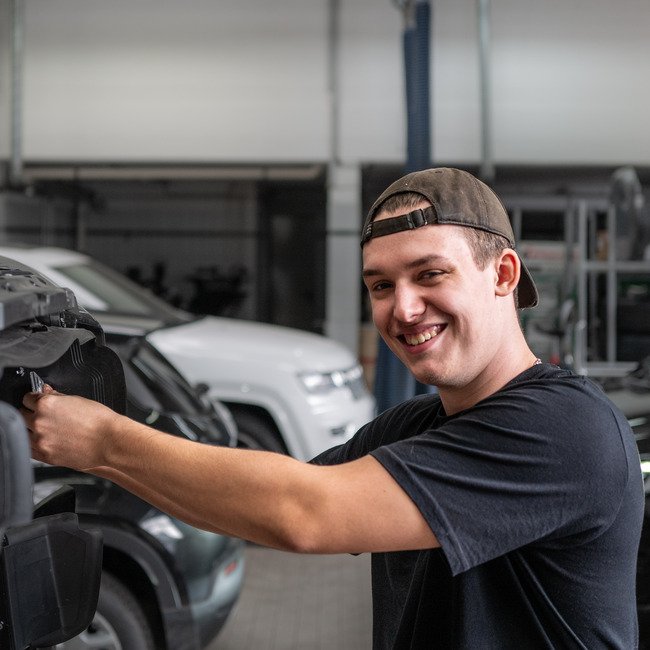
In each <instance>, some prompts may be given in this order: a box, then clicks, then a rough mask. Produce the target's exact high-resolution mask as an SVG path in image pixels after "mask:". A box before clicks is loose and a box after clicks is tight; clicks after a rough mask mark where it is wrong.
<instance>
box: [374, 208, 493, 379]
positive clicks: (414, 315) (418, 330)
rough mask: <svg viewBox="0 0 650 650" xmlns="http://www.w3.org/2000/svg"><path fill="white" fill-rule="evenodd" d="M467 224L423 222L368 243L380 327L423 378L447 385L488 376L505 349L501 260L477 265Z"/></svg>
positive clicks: (395, 348)
mask: <svg viewBox="0 0 650 650" xmlns="http://www.w3.org/2000/svg"><path fill="white" fill-rule="evenodd" d="M385 216H386V217H388V216H394V215H392V214H388V215H385ZM379 218H382V217H379ZM384 218H385V217H384ZM462 228H463V227H462V226H452V225H431V226H423V227H421V228H417V229H415V230H407V231H403V232H398V233H394V234H391V235H386V236H383V237H377V238H374V239H371V240H370V241H369V242H367V243H366V244H365V246H364V248H363V274H364V282H365V284H366V287H367V288H368V291H369V294H370V300H371V305H372V313H373V320H374V322H375V325H376V327H377V329H378V330H379V332H380V334H381V335H382V337H383V338H384V340H385V341H386V343H387V344H388V346H389V347H390V348H391V350H392V351H393V352H394V353H395V354H396V355H397V357H398V358H399V359H401V361H402V362H403V363H404V364H405V365H406V367H407V368H408V369H409V370H410V371H411V372H412V373H413V375H414V376H415V377H416V379H418V380H419V381H421V382H422V383H426V384H430V385H436V386H438V387H439V388H441V389H442V388H443V387H449V388H463V387H465V386H467V385H468V384H470V383H471V382H473V381H477V380H478V381H480V379H478V378H479V377H480V375H481V373H482V372H483V371H484V370H485V368H486V367H487V366H488V365H489V363H490V359H491V357H492V356H493V355H494V354H495V350H496V349H497V348H498V347H499V345H498V338H499V329H500V321H499V319H500V316H499V310H498V308H497V298H496V296H495V284H496V282H497V276H498V273H497V270H496V265H495V264H488V265H487V267H486V269H485V270H480V269H479V268H478V267H477V266H476V263H475V262H474V259H473V257H472V253H471V250H470V247H469V244H468V243H467V240H466V239H465V237H464V235H463V232H462Z"/></svg>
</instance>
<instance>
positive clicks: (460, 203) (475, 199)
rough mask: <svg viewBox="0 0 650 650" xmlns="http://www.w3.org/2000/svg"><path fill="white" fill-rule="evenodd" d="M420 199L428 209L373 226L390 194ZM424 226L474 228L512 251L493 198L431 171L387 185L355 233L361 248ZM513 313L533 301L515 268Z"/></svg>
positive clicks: (447, 171)
mask: <svg viewBox="0 0 650 650" xmlns="http://www.w3.org/2000/svg"><path fill="white" fill-rule="evenodd" d="M407 192H409V193H410V192H413V193H415V194H421V195H422V197H423V199H426V200H427V201H428V202H429V203H431V206H429V207H426V208H422V209H418V210H413V211H412V212H409V213H408V214H402V215H399V216H397V217H391V218H389V219H381V220H380V221H375V220H374V219H375V217H376V216H377V214H378V213H379V212H380V210H381V206H382V205H383V204H384V202H385V201H386V199H388V198H389V197H391V196H395V195H396V194H404V193H407ZM429 224H452V225H455V226H467V227H469V228H478V229H479V230H485V231H487V232H491V233H493V234H495V235H501V237H504V238H505V239H506V240H507V242H508V246H509V247H510V248H512V249H514V247H515V235H514V233H513V231H512V226H511V225H510V218H509V217H508V213H507V212H506V209H505V207H504V206H503V203H501V200H500V199H499V197H498V196H497V195H496V194H495V193H494V192H493V191H492V190H491V189H490V188H489V187H488V186H487V185H486V184H485V183H483V182H481V181H480V180H479V179H478V178H476V177H474V176H472V174H470V173H468V172H466V171H462V170H460V169H451V168H448V167H437V168H434V169H425V170H423V171H418V172H413V173H411V174H407V175H406V176H404V177H403V178H400V179H399V180H397V181H395V182H394V183H393V184H392V185H390V186H389V187H388V188H387V189H386V190H385V191H384V192H383V193H382V194H381V196H380V197H379V198H378V199H377V200H376V201H375V202H374V204H373V205H372V207H371V208H370V211H369V212H368V216H367V217H366V221H365V223H364V225H363V230H362V232H361V246H362V247H363V245H364V244H365V243H366V242H368V241H369V240H370V239H372V238H374V237H382V236H384V235H390V234H392V233H396V232H401V231H402V230H413V229H414V228H420V227H421V226H426V225H429ZM518 298H519V307H520V308H522V309H523V308H524V307H534V306H535V305H536V304H537V303H538V301H539V295H538V293H537V288H536V287H535V283H534V282H533V278H532V277H531V275H530V273H529V271H528V269H527V268H526V266H525V265H524V263H523V262H522V263H521V277H520V278H519V285H518Z"/></svg>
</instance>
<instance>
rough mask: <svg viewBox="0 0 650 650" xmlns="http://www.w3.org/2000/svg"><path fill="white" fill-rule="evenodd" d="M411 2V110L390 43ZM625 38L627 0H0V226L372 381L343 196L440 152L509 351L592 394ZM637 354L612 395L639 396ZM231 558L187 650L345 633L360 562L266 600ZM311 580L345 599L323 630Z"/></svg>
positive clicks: (619, 186) (642, 29) (644, 108)
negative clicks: (486, 233)
mask: <svg viewBox="0 0 650 650" xmlns="http://www.w3.org/2000/svg"><path fill="white" fill-rule="evenodd" d="M422 5H426V6H427V9H429V10H430V18H431V20H430V23H428V24H427V35H428V37H429V38H430V42H429V43H428V50H427V54H426V56H427V61H426V62H425V63H426V66H425V74H426V80H425V82H426V85H425V91H426V97H425V100H424V107H422V106H421V105H420V106H414V105H413V103H412V102H413V101H414V100H412V98H410V97H409V96H407V95H408V93H407V92H405V90H406V88H405V86H406V83H405V81H406V79H407V78H408V74H409V71H410V67H411V66H414V65H415V64H414V62H413V61H411V62H409V60H408V59H407V58H406V57H405V56H404V51H403V47H404V42H403V39H404V37H405V34H407V33H409V30H411V29H413V20H414V18H413V12H414V11H416V10H417V9H418V8H421V6H422ZM649 33H650V5H648V4H646V3H641V2H638V1H637V0H621V1H620V2H617V3H610V2H605V1H604V0H598V1H596V2H590V3H585V2H578V1H577V0H570V1H566V0H562V1H560V0H552V1H551V2H547V3H533V2H530V0H526V1H523V2H522V1H521V0H519V1H517V0H494V1H493V2H492V3H490V2H489V0H488V1H485V2H481V1H480V0H478V1H476V2H474V1H470V0H460V1H459V0H437V1H436V0H430V2H429V1H426V2H425V1H424V0H402V1H398V0H393V1H391V0H384V1H383V2H379V3H378V2H376V1H375V0H311V1H310V2H304V1H302V2H301V1H299V0H276V1H275V2H273V3H268V2H264V0H238V2H237V3H214V2H211V1H210V0H190V1H189V2H185V3H177V2H173V1H172V0H162V1H160V0H156V1H155V2H154V0H139V1H138V2H137V3H133V2H129V1H128V0H113V1H112V2H110V3H102V2H88V0H48V2H42V0H41V1H39V0H0V242H2V243H3V244H4V243H15V242H21V243H28V244H36V245H39V246H56V247H63V248H69V249H74V250H78V251H82V252H84V253H87V254H88V255H90V256H91V257H93V258H96V259H97V260H99V261H101V262H103V263H105V264H106V265H108V266H110V267H112V268H114V269H115V270H117V271H119V272H121V273H123V274H125V275H127V276H128V277H130V278H132V279H134V280H135V281H136V282H137V283H138V284H140V285H142V286H145V287H147V288H149V289H151V290H152V291H153V292H154V293H156V294H157V295H159V296H161V297H162V298H164V299H165V300H166V301H168V302H170V303H171V304H173V305H175V306H177V307H181V308H182V309H185V310H187V311H190V312H193V313H197V314H199V313H200V314H211V315H217V316H226V317H231V318H238V319H244V320H252V321H258V322H262V323H270V324H276V325H283V326H288V327H292V328H297V329H300V330H305V331H308V332H313V333H316V334H323V335H326V336H328V337H331V338H333V339H335V340H337V341H339V342H340V343H342V344H344V345H345V346H347V347H348V348H349V349H351V350H352V351H353V352H354V353H355V354H356V355H357V356H358V357H359V358H360V359H361V361H362V364H363V365H364V370H365V372H366V381H367V383H368V385H369V387H370V389H371V390H372V387H373V378H374V376H375V374H376V372H377V368H376V354H375V352H376V345H377V341H376V335H375V333H374V330H373V328H372V325H371V323H370V320H371V318H370V314H369V310H368V305H367V302H366V299H365V296H364V293H363V287H362V283H361V280H360V273H359V270H360V255H359V245H358V231H359V229H360V226H361V223H362V221H363V215H364V214H365V212H366V211H367V209H368V208H369V206H370V205H371V204H372V202H373V201H374V199H375V198H376V197H377V196H378V195H379V194H380V193H381V191H382V190H383V189H384V188H385V187H386V186H387V185H388V184H389V183H390V182H392V181H393V180H395V179H396V178H398V177H399V176H401V175H402V174H403V173H404V171H405V170H408V169H412V168H413V166H414V165H415V166H418V165H419V168H422V167H423V166H424V165H423V164H422V160H425V161H426V164H430V165H431V166H455V167H460V168H463V169H466V170H468V171H470V172H472V173H475V174H477V175H478V176H480V177H482V178H483V179H484V180H486V182H489V184H490V185H491V186H492V187H493V188H494V189H495V190H496V192H497V193H498V194H499V196H501V198H502V199H503V201H504V203H505V205H506V207H507V209H508V211H509V214H510V216H511V219H512V222H513V226H514V229H515V235H516V237H517V240H518V243H519V244H518V245H519V252H520V254H521V256H522V258H523V259H524V260H525V262H526V264H527V266H528V268H529V269H530V270H531V272H532V274H533V276H534V277H535V279H536V282H537V285H538V287H539V289H540V297H541V300H540V305H539V306H538V307H537V308H536V309H535V310H533V311H531V312H530V313H529V312H526V313H524V314H523V315H522V326H523V328H524V331H525V333H526V335H527V338H528V339H529V342H530V344H531V347H532V348H533V349H534V351H535V352H536V354H537V355H538V356H539V357H540V358H541V359H543V360H544V361H551V362H554V363H557V364H561V365H567V366H570V367H572V368H574V369H575V370H576V371H578V372H580V373H584V374H586V375H589V376H592V377H594V378H597V379H598V380H599V381H602V382H603V384H604V385H606V386H613V387H614V388H616V387H618V386H619V384H620V381H621V379H622V378H625V377H627V376H628V375H629V374H630V373H631V372H633V371H635V370H636V369H638V368H639V364H641V363H642V362H643V361H644V360H647V359H649V358H650V128H649V125H648V114H649V111H650V86H649V85H648V84H647V82H645V74H644V73H645V70H644V65H643V64H644V62H645V61H648V60H650V39H649V38H648V34H649ZM414 111H415V112H416V113H417V112H418V111H419V113H418V115H417V117H419V118H422V111H424V117H425V118H426V127H423V126H422V125H421V124H420V126H419V128H420V130H419V131H417V129H418V125H417V123H416V124H415V126H414V122H413V115H412V114H413V112H414ZM409 128H411V129H412V128H415V129H416V137H415V140H416V142H415V143H413V142H412V140H411V138H410V132H409ZM429 129H430V131H429ZM418 135H419V136H420V137H419V139H418V137H417V136H418ZM646 363H647V361H646ZM647 372H648V370H647V369H646V375H645V378H643V377H642V380H640V381H645V382H646V383H645V384H644V385H645V388H646V392H645V393H641V397H639V393H638V392H637V393H635V394H634V395H633V396H632V398H631V399H632V401H633V402H634V406H633V408H635V409H639V407H638V406H637V403H638V402H639V400H640V401H641V402H642V406H641V408H640V409H639V410H640V411H644V412H645V413H646V414H650V408H648V407H647V404H648V401H650V392H648V388H650V386H649V384H648V378H647V377H648V375H647ZM617 382H618V383H617ZM628 397H629V396H622V397H621V399H622V400H627V399H628ZM626 403H627V402H626ZM631 408H632V407H631ZM649 417H650V416H649ZM250 557H251V560H250V562H249V566H248V571H249V574H248V578H247V580H250V581H251V583H252V586H250V587H249V588H248V590H247V591H246V592H245V595H244V596H242V601H241V603H240V607H239V609H238V610H236V612H235V614H234V616H233V618H232V619H231V621H229V623H228V625H227V626H226V628H225V629H224V631H223V632H222V634H221V635H220V637H218V638H217V640H216V641H215V642H213V644H211V645H210V646H209V650H218V649H222V650H244V649H245V648H253V647H255V648H260V647H261V648H268V649H269V650H271V649H274V648H278V649H279V648H282V649H284V650H289V649H291V648H295V649H296V650H298V649H300V648H326V647H327V648H332V647H336V648H347V647H349V648H351V649H352V648H362V647H370V627H369V626H370V614H369V607H370V602H369V591H368V589H367V584H368V579H369V577H368V570H369V569H368V565H367V563H366V561H365V559H363V558H362V559H358V558H342V559H341V561H340V562H339V563H337V561H336V559H335V558H327V559H322V558H318V559H319V560H320V559H322V560H323V562H322V565H319V566H322V573H315V575H314V576H310V577H309V580H308V581H305V582H304V583H301V584H300V586H299V587H298V588H295V587H294V589H293V594H292V596H287V603H291V604H287V605H286V607H285V608H284V609H283V610H282V612H281V613H279V614H278V613H276V612H275V610H271V609H270V608H271V605H268V609H267V610H263V602H264V599H269V600H272V601H273V600H275V599H278V600H280V599H281V598H283V595H282V594H278V593H277V591H274V593H273V595H272V596H269V595H268V594H267V593H265V587H264V584H266V585H269V584H270V585H278V590H279V591H282V590H284V589H285V583H284V582H283V581H284V580H287V579H288V576H289V575H291V574H295V575H296V576H300V575H304V573H305V571H306V569H305V568H304V566H303V565H302V564H301V560H300V559H296V558H293V559H292V558H286V559H280V558H278V557H276V555H275V554H274V552H268V555H265V551H264V549H259V548H253V549H251V552H250ZM251 572H256V573H255V575H253V573H251ZM331 574H334V575H337V576H338V577H339V579H340V580H338V581H332V580H329V579H328V575H331ZM260 580H262V582H260ZM264 580H266V583H264V582H263V581H264ZM345 580H349V581H352V582H353V583H354V584H353V586H348V588H347V590H343V591H341V583H344V581H345ZM359 585H361V586H362V588H361V589H358V587H359ZM286 589H287V590H291V589H292V587H291V586H287V587H286ZM303 589H304V591H300V590H303ZM326 589H331V594H330V596H331V600H332V602H334V601H337V602H338V603H339V604H340V602H341V601H342V600H345V598H350V596H351V595H353V596H354V598H353V600H354V601H355V603H350V605H349V607H356V608H357V609H353V610H352V611H354V612H355V615H354V617H353V618H354V620H353V621H348V622H347V623H346V624H345V625H342V626H341V629H340V630H338V632H340V637H339V638H336V637H334V636H332V630H329V629H326V624H325V621H327V620H328V618H329V617H331V616H332V614H331V611H330V610H329V609H328V602H326V601H327V599H326V598H325V594H326V593H327V592H326V591H325V590H326ZM362 592H363V593H365V594H366V596H365V598H364V596H363V595H362ZM255 594H259V596H260V599H259V601H256V600H255ZM346 594H347V596H346ZM291 598H293V599H296V600H291ZM345 602H349V601H345ZM301 603H303V605H304V606H303V607H300V604H301ZM305 603H313V607H311V608H310V606H308V605H306V604H305ZM344 609H345V608H344ZM301 611H303V616H305V617H311V618H305V619H302V620H301V619H299V615H300V612H301ZM348 611H349V610H348ZM264 612H266V613H264ZM279 617H283V618H282V620H283V621H286V622H285V623H284V624H283V625H282V626H280V625H278V620H280V618H279ZM292 617H293V618H292ZM240 621H241V622H240ZM305 621H310V622H309V623H306V622H305ZM255 626H258V628H259V629H258V628H256V627H255ZM271 627H273V629H275V630H276V632H274V634H272V635H271V634H267V635H265V634H264V632H265V631H268V630H269V629H271ZM280 628H281V629H282V630H284V631H285V632H286V634H282V633H281V632H280V631H277V630H280ZM310 632H311V633H313V638H309V634H310ZM342 639H343V640H342ZM350 639H352V640H350ZM346 643H348V644H349V645H345V644H346ZM364 644H365V645H364Z"/></svg>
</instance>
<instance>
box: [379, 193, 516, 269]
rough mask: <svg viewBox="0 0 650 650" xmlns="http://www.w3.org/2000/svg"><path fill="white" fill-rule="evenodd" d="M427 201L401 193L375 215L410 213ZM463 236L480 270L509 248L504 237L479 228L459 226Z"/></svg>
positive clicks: (387, 202) (390, 198) (419, 195)
mask: <svg viewBox="0 0 650 650" xmlns="http://www.w3.org/2000/svg"><path fill="white" fill-rule="evenodd" d="M423 203H427V204H428V201H427V200H426V199H425V198H424V197H423V196H422V195H421V194H418V193H417V192H402V193H401V194H394V195H393V196H390V197H388V198H387V199H386V201H384V203H382V204H381V207H380V208H379V210H378V212H377V214H381V213H382V212H392V213H399V212H401V211H404V213H406V212H410V211H411V210H414V209H415V208H416V207H417V206H418V205H422V204H423ZM460 228H461V229H462V231H463V234H464V235H465V238H466V240H467V243H468V244H469V247H470V250H471V252H472V258H473V259H474V263H475V264H476V266H477V267H478V268H479V269H481V271H482V270H484V269H485V267H486V266H487V265H488V263H489V262H490V261H491V260H493V259H495V258H496V257H497V256H498V255H499V254H500V253H501V251H502V250H503V249H504V248H510V244H509V243H508V240H507V239H506V238H505V237H502V236H501V235H495V234H494V233H491V232H488V231H487V230H481V229H480V228H471V227H469V226H460Z"/></svg>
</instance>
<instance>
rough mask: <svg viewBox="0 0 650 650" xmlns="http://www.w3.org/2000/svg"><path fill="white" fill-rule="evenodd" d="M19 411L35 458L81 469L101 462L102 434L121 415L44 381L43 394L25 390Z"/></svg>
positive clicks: (102, 458)
mask: <svg viewBox="0 0 650 650" xmlns="http://www.w3.org/2000/svg"><path fill="white" fill-rule="evenodd" d="M20 411H21V413H22V416H23V418H24V419H25V423H26V425H27V430H28V432H29V437H30V445H31V448H32V456H33V457H34V459H36V460H40V461H43V462H45V463H49V464H50V465H63V466H65V467H70V468H72V469H78V470H82V471H88V470H91V469H93V468H96V467H100V466H102V465H103V464H104V461H105V459H104V457H103V442H104V440H103V434H104V433H107V432H108V431H109V430H110V426H111V422H112V421H113V420H114V419H115V418H118V417H120V416H118V415H117V414H116V413H115V412H113V411H112V410H111V409H109V408H107V407H106V406H103V405H102V404H99V403H98V402H93V401H92V400H88V399H85V398H83V397H78V396H76V395H63V394H61V393H58V392H56V391H55V390H54V389H53V388H52V387H51V386H48V385H47V384H46V385H45V386H44V387H43V392H42V393H27V394H26V395H25V397H24V398H23V408H21V409H20Z"/></svg>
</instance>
